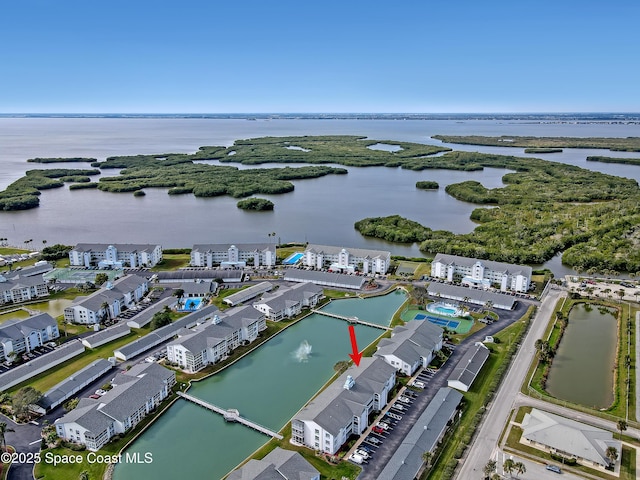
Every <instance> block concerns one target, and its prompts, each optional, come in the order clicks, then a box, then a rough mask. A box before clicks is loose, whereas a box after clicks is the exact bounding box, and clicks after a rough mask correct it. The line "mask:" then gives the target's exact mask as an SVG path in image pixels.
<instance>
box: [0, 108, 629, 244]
mask: <svg viewBox="0 0 640 480" xmlns="http://www.w3.org/2000/svg"><path fill="white" fill-rule="evenodd" d="M638 131H639V127H638V125H637V124H633V123H631V124H622V123H618V124H615V123H599V122H591V123H577V122H573V123H570V122H537V123H536V122H527V121H518V120H498V119H496V120H411V121H408V120H407V121H401V120H385V119H377V120H355V119H348V120H344V119H327V120H318V119H259V120H257V121H247V120H245V119H213V118H203V119H197V118H184V119H179V118H178V119H176V118H0V132H2V133H1V134H0V150H1V151H2V156H1V157H0V189H3V188H5V187H6V186H7V185H9V184H10V183H11V182H13V181H15V180H16V179H18V178H20V177H22V176H23V175H24V172H25V171H26V170H29V169H33V168H59V167H64V168H82V167H83V166H84V164H35V163H27V162H26V160H27V159H29V158H34V157H94V158H97V159H98V160H100V161H102V160H105V158H106V157H108V156H112V155H136V154H160V153H167V152H187V153H188V152H194V151H196V150H197V149H198V147H200V146H203V145H225V146H228V145H231V144H233V142H234V141H235V140H237V139H243V138H252V137H263V136H284V135H335V134H340V135H343V134H349V135H362V136H363V137H368V138H372V139H378V140H380V141H381V143H382V144H383V145H389V142H392V141H412V142H418V143H426V144H435V145H441V142H440V141H438V140H434V139H432V138H430V137H431V136H432V135H435V134H445V135H449V134H450V135H467V134H478V135H533V136H579V137H589V136H603V137H628V136H638ZM449 146H450V147H452V148H454V149H456V150H464V151H478V152H483V153H497V154H505V155H518V156H523V157H540V158H544V159H546V160H551V161H556V162H561V163H567V164H571V165H577V166H580V167H583V168H587V169H591V170H594V171H600V172H603V173H609V174H613V175H618V176H624V177H629V178H634V179H636V180H640V167H638V166H633V165H619V164H605V163H598V162H587V161H586V157H587V156H588V155H612V156H621V157H630V158H640V153H638V152H635V153H627V152H615V153H613V152H608V151H606V150H593V149H564V150H563V152H562V153H554V154H536V155H529V154H524V153H523V151H524V149H523V148H514V147H504V148H500V147H481V146H474V145H449ZM385 148H386V147H385ZM226 165H234V164H226ZM236 166H238V167H239V168H248V167H247V166H243V165H236ZM276 166H281V165H278V164H267V165H264V166H263V167H276ZM347 170H348V172H349V173H348V174H347V175H331V176H327V177H323V178H317V179H309V180H298V181H295V182H294V183H295V187H296V188H295V191H293V192H291V193H287V194H282V195H261V197H264V198H267V199H269V200H271V201H272V202H274V204H275V209H274V210H273V211H269V212H251V211H244V210H240V209H238V208H237V207H236V202H237V199H234V198H231V197H216V198H195V197H193V196H192V195H177V196H170V195H168V194H167V191H166V189H146V196H144V197H134V196H133V195H131V194H130V193H120V194H115V193H108V192H102V191H96V190H92V191H88V190H75V191H70V190H69V189H68V188H67V187H64V188H58V189H53V190H47V191H44V192H42V195H41V202H40V207H38V208H36V209H32V210H26V211H13V212H0V237H6V238H8V239H9V242H10V243H11V244H13V245H18V246H19V245H21V244H22V243H23V242H24V240H26V239H33V240H34V243H33V244H34V245H41V242H42V240H47V244H49V245H52V244H54V243H64V244H70V245H74V244H76V243H79V242H120V243H160V244H162V245H163V247H165V248H172V247H182V248H188V247H190V246H191V245H193V244H194V243H212V242H214V243H218V242H220V243H224V242H231V243H236V242H260V241H269V240H273V239H270V238H269V237H268V234H269V233H272V232H275V233H276V238H277V239H279V240H280V241H281V242H292V241H298V242H305V241H308V242H311V243H317V244H332V245H333V244H339V245H344V246H349V247H361V248H372V249H384V250H391V251H392V252H393V253H394V254H396V255H406V256H422V254H421V252H420V251H419V250H418V246H417V245H415V244H413V245H412V244H391V243H387V242H385V241H382V240H377V239H371V238H365V237H363V236H361V235H360V234H359V233H358V232H357V231H355V230H354V229H353V224H354V223H355V222H356V221H357V220H361V219H363V218H365V217H377V216H386V215H401V216H403V217H406V218H409V219H411V220H414V221H417V222H420V223H421V224H423V225H425V226H428V227H430V228H433V229H445V230H450V231H452V232H455V233H467V232H471V231H472V230H473V229H474V228H475V227H476V224H475V223H474V222H472V221H471V220H470V218H469V216H470V214H471V212H472V211H473V210H474V209H475V208H477V207H478V205H474V204H470V203H465V202H461V201H458V200H456V199H454V198H453V197H451V196H449V195H448V194H447V193H446V192H445V187H446V186H447V185H449V184H452V183H458V182H462V181H465V180H477V181H479V182H481V183H482V184H483V185H484V186H486V187H488V188H496V187H501V186H503V183H502V176H503V175H504V174H505V173H508V171H507V170H503V169H490V168H487V169H485V170H483V171H477V172H458V171H449V170H432V171H429V170H426V171H422V172H414V171H408V170H402V169H400V168H386V167H367V168H356V167H347ZM115 174H117V171H108V172H107V173H106V174H103V175H109V176H111V175H115ZM420 180H433V181H436V182H438V184H439V185H440V188H439V189H438V190H435V191H423V190H418V189H416V187H415V184H416V182H417V181H420ZM167 226H169V227H170V228H167Z"/></svg>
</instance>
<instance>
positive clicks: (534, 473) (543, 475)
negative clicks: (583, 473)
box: [477, 450, 584, 480]
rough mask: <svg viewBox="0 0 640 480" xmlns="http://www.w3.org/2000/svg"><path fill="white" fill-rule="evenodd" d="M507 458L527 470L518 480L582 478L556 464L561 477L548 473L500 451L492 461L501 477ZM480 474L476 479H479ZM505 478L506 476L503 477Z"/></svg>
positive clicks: (535, 465) (544, 469) (534, 463)
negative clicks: (502, 466) (560, 471)
mask: <svg viewBox="0 0 640 480" xmlns="http://www.w3.org/2000/svg"><path fill="white" fill-rule="evenodd" d="M507 458H511V459H513V461H514V462H522V463H523V464H524V466H525V468H526V469H527V471H526V472H525V473H523V474H519V475H518V476H517V478H519V479H520V480H527V479H535V480H560V479H562V480H581V479H582V478H584V477H578V476H576V475H574V474H572V473H569V472H567V470H566V469H564V468H562V465H560V464H558V466H559V467H560V468H561V469H562V476H558V474H557V473H554V472H550V471H549V470H547V469H546V468H545V465H543V464H541V463H537V462H533V461H531V460H529V459H527V458H523V457H519V456H517V455H513V454H511V453H505V452H503V451H501V450H499V451H497V452H496V455H495V456H494V457H493V459H494V460H496V462H497V463H498V465H499V468H498V473H500V474H501V475H503V474H504V471H503V470H502V468H501V467H500V466H501V465H502V464H503V463H504V461H505V460H506V459H507ZM481 477H482V474H480V476H478V477H477V478H481ZM505 477H506V476H505Z"/></svg>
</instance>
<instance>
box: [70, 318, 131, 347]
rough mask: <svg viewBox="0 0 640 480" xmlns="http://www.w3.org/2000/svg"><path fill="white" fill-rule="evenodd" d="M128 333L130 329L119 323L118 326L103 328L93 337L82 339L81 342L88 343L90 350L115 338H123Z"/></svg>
mask: <svg viewBox="0 0 640 480" xmlns="http://www.w3.org/2000/svg"><path fill="white" fill-rule="evenodd" d="M130 332H131V328H129V325H127V324H126V323H119V324H118V325H115V326H113V327H109V328H105V329H104V330H100V331H99V332H98V333H94V334H93V335H89V336H87V337H84V338H83V339H82V341H83V342H87V343H89V344H90V345H91V348H93V347H95V346H98V345H101V344H103V343H107V342H109V341H111V340H114V339H116V338H120V337H123V336H124V335H127V334H129V333H130Z"/></svg>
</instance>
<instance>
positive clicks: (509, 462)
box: [502, 458, 516, 475]
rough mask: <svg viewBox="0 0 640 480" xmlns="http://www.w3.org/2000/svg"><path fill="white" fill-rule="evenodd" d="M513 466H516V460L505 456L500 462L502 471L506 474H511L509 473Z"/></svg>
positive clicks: (513, 468)
mask: <svg viewBox="0 0 640 480" xmlns="http://www.w3.org/2000/svg"><path fill="white" fill-rule="evenodd" d="M515 468H516V462H514V461H513V459H511V458H507V459H506V460H505V461H504V463H503V464H502V469H503V470H504V473H506V474H507V475H511V473H512V472H513V471H514V470H515Z"/></svg>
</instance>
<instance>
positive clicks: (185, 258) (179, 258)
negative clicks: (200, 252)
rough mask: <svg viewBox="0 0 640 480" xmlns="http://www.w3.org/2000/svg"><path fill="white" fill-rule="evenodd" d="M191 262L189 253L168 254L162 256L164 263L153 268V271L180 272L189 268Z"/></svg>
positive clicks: (161, 262)
mask: <svg viewBox="0 0 640 480" xmlns="http://www.w3.org/2000/svg"><path fill="white" fill-rule="evenodd" d="M190 261H191V256H190V255H189V254H188V253H166V254H164V255H162V261H160V263H158V264H157V265H156V266H155V267H153V268H152V269H151V271H153V272H159V271H164V270H178V269H179V268H182V267H186V266H188V265H189V262H190Z"/></svg>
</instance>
